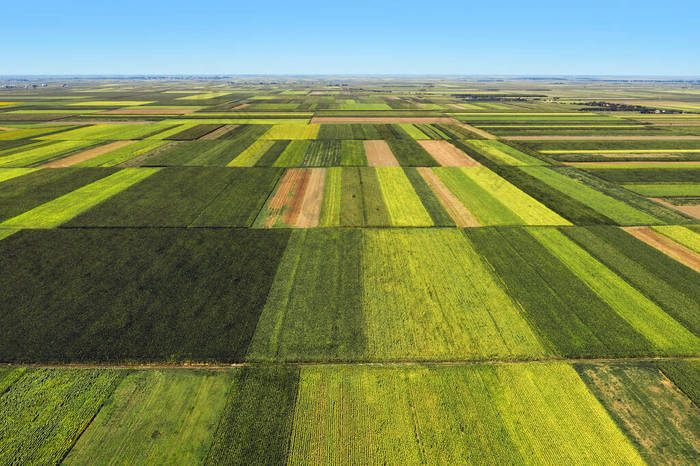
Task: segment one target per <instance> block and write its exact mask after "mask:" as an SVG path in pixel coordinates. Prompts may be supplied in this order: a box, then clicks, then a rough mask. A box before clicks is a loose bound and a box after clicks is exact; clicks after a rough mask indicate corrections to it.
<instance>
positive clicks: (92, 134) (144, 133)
mask: <svg viewBox="0 0 700 466" xmlns="http://www.w3.org/2000/svg"><path fill="white" fill-rule="evenodd" d="M173 126H174V124H170V123H167V122H166V123H136V124H133V123H125V124H97V125H91V126H84V127H82V128H77V129H73V130H70V131H61V132H60V133H54V134H50V135H48V136H41V139H44V140H56V141H116V140H125V139H144V138H146V137H149V136H154V135H160V134H161V132H162V131H165V130H167V129H169V128H172V127H173Z"/></svg>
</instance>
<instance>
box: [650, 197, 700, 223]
mask: <svg viewBox="0 0 700 466" xmlns="http://www.w3.org/2000/svg"><path fill="white" fill-rule="evenodd" d="M650 199H651V200H652V201H655V202H658V203H659V204H661V205H664V206H666V207H669V208H671V209H676V210H677V211H679V212H683V213H684V214H686V215H690V216H691V217H694V218H697V219H698V220H700V204H695V205H692V204H691V205H674V204H671V203H670V202H666V201H665V200H663V199H659V198H655V197H652V198H650Z"/></svg>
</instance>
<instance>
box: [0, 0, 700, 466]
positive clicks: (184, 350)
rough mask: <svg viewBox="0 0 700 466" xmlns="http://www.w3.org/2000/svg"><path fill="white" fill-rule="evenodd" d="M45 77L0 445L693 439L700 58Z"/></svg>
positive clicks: (689, 459)
mask: <svg viewBox="0 0 700 466" xmlns="http://www.w3.org/2000/svg"><path fill="white" fill-rule="evenodd" d="M237 8H238V7H237ZM377 8H378V9H377V11H375V12H374V13H376V14H375V16H376V17H377V18H384V16H381V11H380V9H379V6H377ZM268 9H269V8H268ZM345 9H346V10H347V12H348V13H347V14H358V15H360V16H361V15H362V14H364V13H366V12H364V13H363V10H361V9H357V8H356V6H354V5H350V6H349V7H348V6H346V8H345ZM409 9H410V8H409ZM424 9H425V8H424ZM195 10H196V9H195ZM195 10H192V12H191V14H192V15H193V16H192V17H193V18H194V19H196V18H197V17H196V15H197V14H200V13H201V12H199V13H198V12H197V11H195ZM200 10H201V8H200ZM238 10H240V13H241V16H240V19H236V21H238V22H236V21H234V22H232V23H231V24H230V25H229V26H230V28H229V29H230V31H233V33H234V34H239V33H238V31H239V30H240V29H241V25H242V24H243V23H242V22H241V21H244V18H245V11H244V10H246V9H245V8H238ZM238 10H237V11H238ZM202 11H204V10H202ZM416 11H417V10H416ZM436 11H437V10H436ZM170 14H171V13H170V12H167V11H166V12H164V13H163V17H162V18H161V20H162V21H161V23H162V24H164V25H169V24H170V22H169V18H170V16H168V15H170ZM206 14H208V15H209V16H208V18H209V20H208V21H209V23H207V24H210V26H211V30H212V31H214V32H216V33H222V30H221V28H220V27H219V26H217V24H218V23H217V22H216V20H217V19H218V17H217V16H218V14H219V13H218V10H216V9H214V10H212V11H207V12H206ZM305 14H308V15H309V16H314V15H319V14H321V15H325V14H326V12H325V11H315V10H314V11H311V10H310V11H309V12H307V13H305ZM414 14H417V13H415V12H414ZM439 14H442V15H443V16H446V17H448V16H449V17H454V18H455V21H458V22H460V24H461V26H462V29H463V31H462V30H461V29H455V27H452V28H447V29H445V34H446V35H445V37H448V36H449V37H452V36H454V35H455V34H459V33H460V31H461V32H462V33H464V34H471V33H472V29H473V27H472V29H470V27H471V26H470V24H471V25H472V26H473V23H474V21H481V22H485V24H486V23H488V21H487V20H486V19H485V18H486V17H485V16H483V15H481V16H480V15H479V13H478V12H477V10H474V14H473V15H472V16H471V17H469V16H458V15H457V14H456V13H454V12H453V11H452V10H450V9H449V8H447V9H445V8H443V9H442V10H439ZM685 14H686V15H687V16H691V15H690V13H689V12H685ZM358 18H359V16H358ZM465 18H467V19H466V20H465ZM494 18H496V19H495V22H494ZM572 18H573V17H572ZM8 19H9V20H13V18H12V15H11V14H10V15H9V16H8ZM14 19H15V20H21V19H22V18H14ZM25 19H26V18H25ZM35 19H36V17H35ZM401 19H402V18H399V17H398V16H397V17H396V18H393V20H394V21H395V22H397V24H399V23H400V22H401ZM429 19H430V18H428V16H425V15H424V21H428V20H429ZM489 19H491V23H493V24H491V23H489V24H491V27H495V26H494V25H496V23H499V21H500V19H499V18H498V17H496V16H494V17H493V18H489ZM470 20H471V23H470ZM27 24H33V23H32V22H31V21H29V22H28V23H27ZM455 24H456V23H455ZM499 24H500V23H499ZM567 24H568V23H567ZM141 26H143V28H144V31H146V32H147V33H148V34H151V33H152V30H151V29H150V26H148V25H147V24H145V23H144V24H141V23H139V27H141ZM408 26H410V25H408ZM408 26H407V27H408ZM66 27H67V26H66ZM255 27H256V28H258V29H260V31H261V33H266V31H268V30H269V28H274V27H276V24H275V23H272V22H270V21H269V20H268V18H267V17H266V16H265V15H262V16H260V21H259V22H258V23H256V25H255ZM567 27H568V26H567ZM88 29H89V28H88ZM659 30H660V31H665V29H664V28H663V27H660V28H659ZM49 32H50V31H49ZM224 32H225V31H224ZM321 32H323V31H321ZM317 33H319V31H306V30H302V29H301V28H300V29H299V31H298V34H296V35H295V37H294V39H295V40H296V38H297V37H298V38H299V40H306V35H308V34H311V35H313V34H317ZM176 34H180V35H183V36H187V37H190V36H191V32H190V31H189V30H183V31H177V32H176ZM239 35H240V34H239ZM356 35H357V37H356V40H358V41H360V40H368V38H367V37H365V36H362V32H361V31H360V30H359V29H358V30H357V32H356ZM100 37H101V36H100ZM100 37H97V36H95V38H94V39H95V40H96V41H98V42H99V41H100V40H101V39H100ZM368 37H369V36H368ZM162 39H163V40H164V41H166V40H167V37H163V38H162ZM482 39H483V40H486V41H488V37H486V38H485V39H484V38H483V37H482ZM521 39H522V40H525V41H527V40H528V36H527V35H524V36H523V38H521ZM240 40H241V41H242V42H241V44H244V43H245V40H246V37H245V36H242V37H241V38H240ZM292 45H294V44H293V42H292V38H290V41H289V44H288V46H290V47H291V46H292ZM331 46H334V44H333V42H332V41H329V42H328V43H321V44H319V43H316V44H314V45H311V46H310V47H311V48H310V49H309V52H308V53H309V54H310V55H314V54H316V53H317V52H316V49H319V48H320V49H323V48H324V47H331ZM16 47H21V44H19V43H18V44H17V45H15V44H14V43H12V46H11V48H10V49H8V50H9V51H10V52H12V51H13V50H14V49H15V48H16ZM213 47H214V48H212V50H215V46H213ZM241 47H242V48H241V49H240V50H241V51H245V52H246V53H247V49H246V48H245V47H243V45H241ZM613 48H614V47H613ZM406 50H411V52H410V53H413V54H414V55H416V56H418V55H419V52H420V51H418V50H417V49H416V48H415V47H414V48H411V49H406ZM191 51H192V50H190V49H187V48H183V50H181V51H180V53H181V54H189V53H190V52H191ZM236 52H238V51H236ZM270 52H271V53H272V50H271V51H270ZM477 52H479V53H482V52H480V51H477ZM477 52H474V53H477ZM8 53H9V52H8ZM105 53H106V54H109V53H111V50H109V49H105ZM232 53H233V52H232ZM394 53H396V54H398V53H400V49H398V48H397V49H396V50H395V52H394ZM432 53H434V54H437V53H442V51H440V50H435V51H433V52H432ZM465 53H471V52H468V51H466V52H465ZM436 56H437V55H436ZM156 58H158V57H154V60H155V59H156ZM164 58H167V59H170V58H172V57H164ZM219 58H220V59H221V60H224V58H223V57H219ZM369 58H372V59H377V58H378V57H368V59H369ZM37 60H41V57H37ZM176 61H177V60H176ZM454 61H455V63H457V62H458V61H459V57H457V56H455V57H454ZM222 63H225V62H223V61H222ZM177 66H179V61H177ZM236 66H238V65H236ZM241 71H244V70H243V69H241ZM30 78H31V79H30ZM30 78H27V79H28V80H27V81H19V80H16V81H15V80H14V79H15V77H0V84H6V83H7V85H0V309H1V311H0V464H2V465H4V464H12V465H19V464H63V463H65V464H76V465H77V464H81V465H82V464H90V465H92V464H98V465H101V464H144V465H145V464H148V465H150V464H211V465H214V464H216V465H219V464H240V465H252V464H272V465H297V464H324V465H325V464H334V465H335V464H342V465H346V464H347V465H350V464H353V465H355V464H358V465H359V464H363V465H364V464H386V465H413V464H430V465H433V464H436V465H437V464H449V465H452V464H460V465H461V464H468V465H472V464H475V465H476V464H478V465H482V464H486V465H509V464H514V465H515V464H517V465H522V464H526V465H537V466H539V465H559V464H567V465H568V464H575V465H597V464H605V465H608V464H615V465H623V464H624V465H627V464H635V465H636V464H679V465H686V464H687V465H691V464H697V463H698V462H699V460H700V408H698V406H700V275H699V274H700V190H699V189H700V181H699V180H700V168H699V167H700V129H698V128H700V126H697V125H698V122H700V114H698V113H697V111H698V109H700V87H699V86H700V85H699V84H698V82H697V81H696V80H692V79H686V78H677V79H675V78H674V79H672V80H671V79H669V80H666V79H661V78H658V79H657V78H630V79H627V78H625V79H622V78H620V79H618V78H615V77H614V76H613V77H605V78H599V77H590V78H589V77H567V76H560V77H557V78H556V79H555V78H546V77H536V78H535V77H532V78H530V77H521V78H514V77H513V78H505V77H486V76H481V77H454V78H450V77H437V76H431V77H419V76H404V77H401V78H397V77H391V76H388V75H386V76H343V75H337V76H328V77H321V76H311V75H297V76H258V75H240V76H213V75H212V76H203V77H188V78H185V77H179V76H162V77H160V76H159V77H156V76H144V77H138V78H127V77H115V78H107V77H100V78H97V77H80V78H70V79H69V78H67V77H61V76H58V77H49V76H46V77H39V76H37V77H30ZM35 81H36V82H37V83H46V86H42V85H38V84H37V85H36V86H33V83H34V82H35ZM64 84H65V85H64ZM676 112H683V113H676Z"/></svg>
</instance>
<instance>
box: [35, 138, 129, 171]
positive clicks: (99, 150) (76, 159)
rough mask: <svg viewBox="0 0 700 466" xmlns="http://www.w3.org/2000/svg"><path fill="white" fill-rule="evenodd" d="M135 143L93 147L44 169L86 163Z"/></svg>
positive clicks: (120, 142) (45, 165)
mask: <svg viewBox="0 0 700 466" xmlns="http://www.w3.org/2000/svg"><path fill="white" fill-rule="evenodd" d="M134 142H135V141H114V142H110V143H109V144H103V145H101V146H97V147H93V148H92V149H88V150H84V151H82V152H78V153H77V154H73V155H69V156H68V157H64V158H62V159H58V160H54V161H53V162H49V163H47V164H44V165H42V166H41V167H42V168H59V167H70V166H71V165H75V164H76V163H80V162H84V161H85V160H89V159H91V158H94V157H97V156H98V155H102V154H106V153H107V152H112V151H113V150H117V149H120V148H122V147H125V146H128V145H129V144H133V143H134Z"/></svg>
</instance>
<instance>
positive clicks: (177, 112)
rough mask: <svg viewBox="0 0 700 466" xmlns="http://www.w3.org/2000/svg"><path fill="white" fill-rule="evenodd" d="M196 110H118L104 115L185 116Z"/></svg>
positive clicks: (105, 112) (108, 111)
mask: <svg viewBox="0 0 700 466" xmlns="http://www.w3.org/2000/svg"><path fill="white" fill-rule="evenodd" d="M196 110H197V109H196V108H118V109H116V110H105V111H104V112H100V114H103V115H185V114H187V113H192V112H194V111H196Z"/></svg>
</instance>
